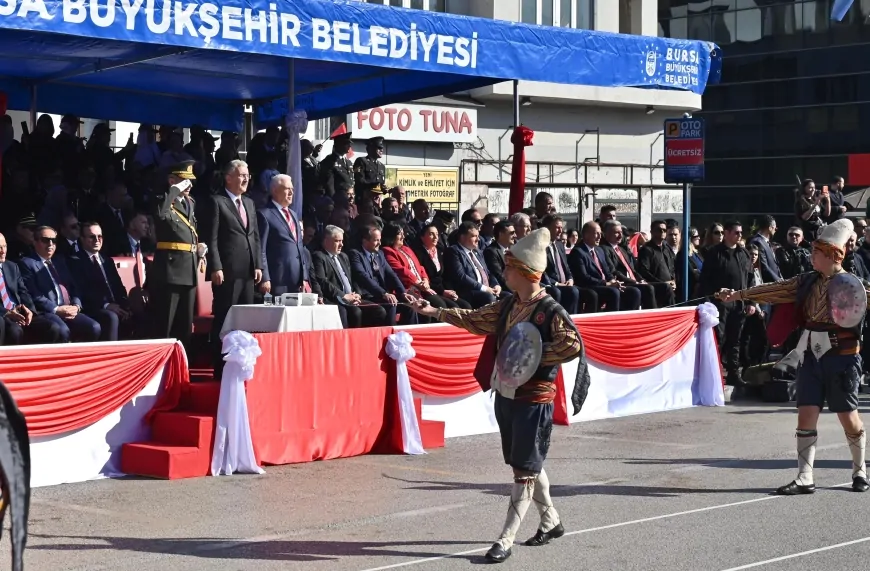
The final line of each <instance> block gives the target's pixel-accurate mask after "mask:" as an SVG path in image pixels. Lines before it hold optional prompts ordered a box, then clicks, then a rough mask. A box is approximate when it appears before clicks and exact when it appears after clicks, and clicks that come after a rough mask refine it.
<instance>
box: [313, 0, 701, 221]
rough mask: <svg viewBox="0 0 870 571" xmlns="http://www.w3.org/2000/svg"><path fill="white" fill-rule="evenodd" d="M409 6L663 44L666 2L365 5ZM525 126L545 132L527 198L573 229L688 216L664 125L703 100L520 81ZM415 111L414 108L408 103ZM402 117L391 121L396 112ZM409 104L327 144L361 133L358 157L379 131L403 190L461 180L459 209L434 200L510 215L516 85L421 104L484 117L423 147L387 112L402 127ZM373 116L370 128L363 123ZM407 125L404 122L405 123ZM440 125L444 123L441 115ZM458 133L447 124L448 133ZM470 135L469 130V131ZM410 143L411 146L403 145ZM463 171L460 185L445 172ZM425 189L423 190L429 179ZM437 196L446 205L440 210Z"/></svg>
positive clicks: (351, 123)
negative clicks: (551, 206)
mask: <svg viewBox="0 0 870 571" xmlns="http://www.w3.org/2000/svg"><path fill="white" fill-rule="evenodd" d="M367 1H368V2H369V3H377V4H386V5H392V6H400V7H405V8H417V9H429V10H436V11H441V12H449V13H453V14H461V15H467V16H476V17H483V18H493V19H501V20H509V21H516V22H525V23H530V24H538V25H545V26H563V27H573V28H577V29H594V30H600V31H608V32H621V33H630V34H638V35H651V36H655V35H658V19H657V15H658V0H367ZM519 95H520V99H521V102H522V105H521V108H520V122H521V123H522V124H524V125H525V126H527V127H529V128H530V129H532V130H533V131H534V132H535V137H534V145H533V146H531V147H528V148H527V149H526V161H527V167H526V180H527V199H526V203H527V204H530V202H531V195H532V193H534V192H536V191H538V190H546V191H548V192H551V193H552V194H554V196H555V197H556V203H557V208H558V210H559V211H560V212H562V213H564V214H565V215H567V216H568V217H569V218H571V222H572V223H578V222H580V221H581V220H590V219H592V218H594V217H595V213H597V210H598V208H599V207H600V206H601V205H603V204H609V203H615V204H616V205H617V206H618V207H619V209H620V211H621V214H620V216H621V217H622V218H623V219H624V220H625V222H626V224H629V225H631V226H633V227H638V226H640V227H643V228H647V227H648V226H649V221H650V220H651V218H652V217H653V216H654V215H656V216H657V215H668V216H675V215H677V214H679V213H680V212H682V194H681V193H682V191H681V190H680V189H678V188H676V187H673V186H668V185H665V184H664V180H663V176H662V170H661V163H662V160H661V159H662V157H663V143H662V135H661V133H662V122H663V120H664V119H665V118H666V117H672V116H677V117H679V116H682V114H683V113H685V112H694V111H697V110H698V109H700V107H701V97H700V96H697V95H694V94H692V93H688V92H677V91H662V90H648V89H635V88H599V87H585V86H567V85H554V84H546V83H536V82H520V83H519ZM409 103H411V102H409ZM389 107H393V108H394V109H392V111H389V110H387V109H386V108H389ZM405 107H408V106H407V105H399V106H385V109H381V110H366V111H364V112H363V113H362V114H360V113H356V114H351V115H349V116H348V117H346V118H340V119H333V122H332V124H330V125H329V126H327V127H325V128H323V127H322V128H320V129H319V132H318V133H317V134H318V135H320V140H322V138H325V136H326V135H327V133H326V131H327V130H328V129H329V128H334V127H335V126H337V125H336V122H340V121H346V122H347V128H348V130H349V131H355V132H357V133H358V135H359V136H356V135H355V137H354V138H355V139H356V140H357V143H356V145H355V151H356V152H357V153H364V152H365V151H364V143H363V142H362V140H361V139H364V138H367V137H369V136H371V135H373V134H375V131H377V134H379V135H382V136H384V137H385V138H386V140H387V144H386V155H385V157H384V161H385V163H386V164H387V166H388V168H392V169H395V172H397V173H399V174H400V175H401V173H402V172H403V171H405V172H410V173H411V174H412V175H413V176H405V177H404V178H403V177H401V176H400V177H399V178H402V180H403V181H405V182H410V181H412V180H419V181H424V179H423V175H426V176H427V177H428V178H430V179H432V180H436V181H440V182H437V183H435V185H436V186H435V188H441V187H443V186H444V185H446V184H449V181H450V179H451V177H454V178H455V180H457V181H458V182H457V192H456V193H455V196H451V197H450V198H451V200H450V201H446V200H443V198H445V197H446V195H445V194H444V193H440V194H437V196H436V194H432V195H428V196H427V195H426V194H425V193H409V194H410V195H411V196H425V197H426V198H429V199H430V200H432V201H433V202H435V203H437V204H439V206H442V207H444V208H449V209H451V210H456V211H462V210H464V209H466V208H469V207H471V206H472V205H474V206H479V207H482V208H485V209H487V210H489V211H494V212H500V213H504V212H505V211H506V210H507V202H508V196H507V195H508V188H509V185H510V173H511V161H512V158H513V145H512V144H511V142H510V136H511V132H512V129H513V122H514V119H513V84H512V83H511V82H505V83H500V84H496V85H493V86H489V87H484V88H481V89H475V90H471V91H469V92H466V93H457V94H449V95H448V96H445V97H438V98H433V99H430V100H425V101H418V102H413V104H412V105H411V106H410V108H409V109H408V114H410V115H413V116H416V113H418V112H419V111H420V110H421V109H422V110H423V111H424V112H428V111H427V109H428V108H429V107H434V108H436V109H437V110H439V112H440V111H443V110H445V109H453V110H455V111H456V112H457V113H459V114H460V116H461V114H463V113H464V114H465V115H466V116H468V117H472V116H473V117H474V119H473V127H474V134H473V136H472V137H470V138H468V137H459V136H457V133H454V132H451V133H446V132H443V130H442V132H441V133H434V132H430V133H420V132H419V131H415V132H418V134H419V136H418V137H417V138H416V139H415V138H414V137H412V136H408V135H407V134H406V133H397V131H398V127H399V125H397V124H395V122H394V125H393V127H394V128H393V129H389V128H387V127H388V123H389V116H390V115H389V113H392V114H393V117H394V118H396V119H397V118H398V113H399V112H400V109H401V108H405ZM373 115H374V119H375V123H376V125H380V126H381V128H380V129H372V128H371V127H372V125H371V121H372V118H373ZM361 116H364V117H365V119H364V120H363V123H362V124H365V126H366V128H365V129H361V128H360V125H361V123H360V121H359V119H360V117H361ZM407 116H408V115H407V114H406V115H405V117H407ZM433 117H434V116H433ZM450 126H451V125H450V124H447V128H449V127H450ZM463 134H465V135H467V134H468V133H467V131H466V132H465V133H463ZM397 138H401V140H397ZM451 170H452V171H453V173H455V175H450V174H446V173H449V171H451ZM424 182H425V181H424ZM435 198H440V199H439V200H435Z"/></svg>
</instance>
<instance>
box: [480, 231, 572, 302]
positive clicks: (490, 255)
mask: <svg viewBox="0 0 870 571" xmlns="http://www.w3.org/2000/svg"><path fill="white" fill-rule="evenodd" d="M483 261H484V262H486V269H487V270H488V271H489V274H490V275H491V276H492V277H494V278H495V281H497V282H498V285H500V286H501V289H503V290H507V291H509V288H508V286H507V282H505V281H504V248H502V247H501V246H500V245H499V244H498V242H496V241H495V240H493V242H492V244H490V245H489V246H487V247H486V248H484V249H483ZM548 267H549V264H548ZM565 267H568V266H567V262H566V266H565Z"/></svg>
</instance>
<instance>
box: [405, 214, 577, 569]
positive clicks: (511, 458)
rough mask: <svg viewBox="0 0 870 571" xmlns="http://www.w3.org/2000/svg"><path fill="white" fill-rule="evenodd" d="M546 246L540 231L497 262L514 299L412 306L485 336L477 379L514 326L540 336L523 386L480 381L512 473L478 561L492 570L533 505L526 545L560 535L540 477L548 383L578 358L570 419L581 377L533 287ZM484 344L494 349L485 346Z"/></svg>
mask: <svg viewBox="0 0 870 571" xmlns="http://www.w3.org/2000/svg"><path fill="white" fill-rule="evenodd" d="M549 245H550V232H549V231H548V230H547V229H546V228H541V229H540V230H536V231H534V232H532V233H531V234H530V235H528V236H527V237H525V238H523V239H522V240H520V241H518V242H517V243H516V244H515V245H513V246H511V248H510V250H509V251H508V252H507V253H506V255H505V272H504V277H505V280H506V281H507V285H508V287H509V288H510V289H511V290H512V291H513V292H514V294H513V295H512V296H509V297H506V298H504V299H502V300H500V301H497V302H495V303H493V304H490V305H487V306H485V307H482V308H480V309H477V310H467V309H443V308H433V307H431V306H428V305H427V304H426V303H425V302H423V301H418V302H417V303H416V304H415V305H414V309H415V310H416V311H417V312H418V313H420V314H422V315H425V316H427V317H437V318H438V319H439V320H440V321H443V322H445V323H450V324H452V325H455V326H457V327H461V328H462V329H465V330H466V331H469V332H470V333H473V334H476V335H487V336H490V337H489V338H488V339H487V342H486V343H484V349H483V351H482V352H481V355H480V362H479V363H478V371H480V370H482V369H483V370H487V371H489V370H490V369H487V368H486V367H487V362H488V363H489V364H491V363H493V362H494V361H495V357H496V349H497V347H498V346H499V345H500V344H501V342H502V341H503V340H504V339H505V337H506V336H507V334H508V332H509V331H510V330H511V328H512V327H514V326H515V325H517V324H519V323H523V322H528V323H531V324H533V325H534V326H535V327H536V328H537V330H538V331H539V332H540V334H541V340H542V342H543V350H542V356H541V360H540V365H538V369H537V371H535V372H534V374H533V375H532V377H531V380H529V381H528V382H526V383H525V384H523V385H521V386H519V387H518V388H513V387H512V386H507V385H506V384H505V383H504V382H503V381H502V380H501V379H499V375H498V374H497V373H495V372H493V373H491V374H490V376H487V377H486V378H487V379H489V384H490V386H491V388H492V390H493V393H494V395H495V402H494V408H495V418H496V421H497V422H498V426H499V432H500V434H501V444H502V452H503V454H504V460H505V463H506V464H508V465H510V466H511V467H512V468H513V472H514V485H513V488H512V491H511V499H510V507H509V508H508V513H507V519H506V521H505V524H504V529H503V530H502V533H501V536H500V537H499V539H498V541H496V542H495V544H493V546H492V547H491V548H490V550H489V551H488V552H487V554H486V559H487V560H488V561H490V562H494V563H501V562H503V561H505V560H506V559H507V558H508V557H510V555H511V548H512V546H513V544H514V539H515V537H516V534H517V532H518V531H519V528H520V524H521V523H522V520H523V516H525V514H526V511H527V510H528V509H529V506H530V505H531V504H532V503H533V502H534V504H535V507H536V508H537V510H538V513H539V514H540V517H541V523H540V526H539V527H538V531H537V533H535V535H534V536H533V537H532V538H531V539H529V540H528V541H526V545H529V546H541V545H545V544H547V543H549V542H550V541H551V540H553V539H557V538H559V537H562V535H564V533H565V528H564V527H563V526H562V523H561V520H560V518H559V514H558V513H557V512H556V509H555V508H554V507H553V501H552V500H551V499H550V482H549V478H548V477H547V473H546V472H545V471H544V460H545V459H546V457H547V452H548V450H549V447H550V434H551V432H552V429H553V400H554V399H555V397H556V385H555V382H554V381H555V379H556V374H557V372H558V369H559V365H560V364H562V363H565V362H567V361H571V360H573V359H575V358H577V357H580V359H581V367H580V374H578V383H577V387H576V388H575V391H574V395H573V396H572V400H573V402H574V406H575V414H576V412H577V410H578V409H579V407H580V406H582V404H583V403H582V401H583V400H585V398H586V392H587V391H588V387H589V376H588V373H587V370H586V366H585V359H584V352H583V344H582V341H581V339H580V334H579V333H578V332H577V328H576V327H575V325H574V322H573V321H572V320H571V318H570V316H569V315H568V313H567V312H566V311H565V310H564V309H563V308H562V306H560V305H559V304H558V303H557V302H556V301H555V300H554V299H553V298H552V297H550V296H549V295H547V292H546V290H545V289H544V288H542V287H541V284H540V281H541V275H542V274H543V272H544V271H545V270H546V269H547V246H549ZM490 340H493V341H494V343H493V344H491V345H490V344H489V341H490ZM481 365H483V367H481ZM484 376H486V375H484ZM478 380H479V381H480V382H481V385H482V386H483V388H484V390H486V389H488V388H489V387H488V386H486V381H484V380H481V378H480V376H478Z"/></svg>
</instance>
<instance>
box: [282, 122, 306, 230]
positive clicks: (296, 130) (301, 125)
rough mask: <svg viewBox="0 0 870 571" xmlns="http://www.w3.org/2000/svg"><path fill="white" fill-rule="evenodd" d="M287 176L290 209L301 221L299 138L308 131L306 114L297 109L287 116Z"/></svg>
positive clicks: (300, 154) (300, 149)
mask: <svg viewBox="0 0 870 571" xmlns="http://www.w3.org/2000/svg"><path fill="white" fill-rule="evenodd" d="M285 125H286V127H287V138H288V145H287V174H288V175H290V178H291V179H293V189H294V192H293V204H291V205H290V208H291V209H292V210H293V214H295V215H296V218H297V219H298V220H302V148H301V144H300V139H299V137H301V136H302V135H303V134H304V133H305V132H306V131H307V130H308V114H307V113H305V111H304V110H302V109H298V110H296V111H291V112H290V113H288V114H287V117H286V122H285Z"/></svg>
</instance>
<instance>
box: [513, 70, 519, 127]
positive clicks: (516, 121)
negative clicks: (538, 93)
mask: <svg viewBox="0 0 870 571" xmlns="http://www.w3.org/2000/svg"><path fill="white" fill-rule="evenodd" d="M519 126H520V82H519V81H517V80H516V79H515V80H514V129H516V128H517V127H519Z"/></svg>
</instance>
